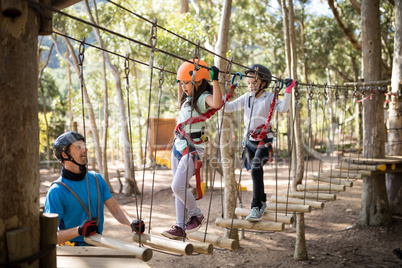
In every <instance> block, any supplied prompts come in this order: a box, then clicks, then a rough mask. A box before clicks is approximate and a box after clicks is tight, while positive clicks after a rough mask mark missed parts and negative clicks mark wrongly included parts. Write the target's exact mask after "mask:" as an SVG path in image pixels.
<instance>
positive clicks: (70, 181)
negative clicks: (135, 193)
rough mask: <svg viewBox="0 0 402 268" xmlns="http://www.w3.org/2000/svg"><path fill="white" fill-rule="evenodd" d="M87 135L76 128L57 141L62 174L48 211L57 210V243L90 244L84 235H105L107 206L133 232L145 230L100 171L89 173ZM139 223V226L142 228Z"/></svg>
mask: <svg viewBox="0 0 402 268" xmlns="http://www.w3.org/2000/svg"><path fill="white" fill-rule="evenodd" d="M87 151H88V149H87V148H86V144H85V138H84V137H83V136H82V135H81V134H79V133H77V132H74V131H70V132H66V133H64V134H62V135H60V136H59V137H58V138H57V139H56V140H55V142H54V154H55V156H56V158H57V159H58V160H59V161H60V162H61V163H62V164H63V167H62V170H61V176H60V177H59V178H58V179H57V180H56V181H55V182H54V183H53V184H52V186H51V187H50V189H49V191H48V193H47V196H46V201H45V213H57V214H58V215H59V216H58V217H59V227H58V231H57V243H58V244H63V243H65V242H67V241H69V242H70V243H71V244H72V245H76V246H82V245H86V243H85V241H84V236H90V235H93V234H95V233H100V234H102V231H103V222H104V213H103V205H106V207H107V208H108V210H109V211H110V213H111V214H112V215H113V217H114V218H115V219H116V220H117V221H118V222H120V223H121V224H123V225H127V226H128V227H131V230H132V231H136V232H141V233H142V232H143V231H144V230H143V228H144V223H143V222H142V221H141V224H139V221H137V220H134V221H132V220H131V219H130V217H129V216H128V215H127V214H126V213H124V211H123V210H122V209H121V208H120V206H119V205H118V204H117V202H116V200H115V199H114V198H113V197H112V194H111V193H110V192H109V188H108V186H107V184H106V182H105V180H104V179H103V178H102V176H101V175H100V174H96V173H95V172H87V169H86V164H87V162H88V159H87ZM138 226H139V228H138Z"/></svg>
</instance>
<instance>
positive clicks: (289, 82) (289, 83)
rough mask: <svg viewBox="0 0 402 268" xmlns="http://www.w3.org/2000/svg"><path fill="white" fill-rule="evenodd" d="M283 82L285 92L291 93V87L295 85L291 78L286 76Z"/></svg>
mask: <svg viewBox="0 0 402 268" xmlns="http://www.w3.org/2000/svg"><path fill="white" fill-rule="evenodd" d="M283 82H285V85H286V90H285V93H292V88H293V87H294V86H295V85H296V83H295V81H294V80H293V79H292V78H286V79H285V81H283Z"/></svg>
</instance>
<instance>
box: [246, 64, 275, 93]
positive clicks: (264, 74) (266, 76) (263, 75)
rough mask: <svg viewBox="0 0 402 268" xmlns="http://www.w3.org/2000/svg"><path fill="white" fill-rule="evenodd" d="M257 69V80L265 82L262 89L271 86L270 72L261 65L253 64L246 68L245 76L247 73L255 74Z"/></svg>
mask: <svg viewBox="0 0 402 268" xmlns="http://www.w3.org/2000/svg"><path fill="white" fill-rule="evenodd" d="M257 67H258V78H259V79H261V80H263V81H266V83H265V86H264V87H263V88H267V87H268V86H269V84H271V79H272V75H271V71H270V70H269V69H268V68H267V67H265V66H264V65H261V64H253V65H251V66H250V67H248V68H247V70H246V72H245V73H246V75H248V74H249V73H255V70H256V69H257Z"/></svg>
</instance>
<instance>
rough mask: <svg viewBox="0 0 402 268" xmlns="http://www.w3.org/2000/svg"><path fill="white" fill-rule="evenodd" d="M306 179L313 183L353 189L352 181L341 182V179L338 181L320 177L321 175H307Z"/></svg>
mask: <svg viewBox="0 0 402 268" xmlns="http://www.w3.org/2000/svg"><path fill="white" fill-rule="evenodd" d="M308 178H309V179H311V180H313V181H320V182H326V183H330V184H335V185H345V186H346V187H353V182H352V181H348V180H342V179H338V178H331V177H325V176H322V175H321V174H320V176H318V175H309V176H308Z"/></svg>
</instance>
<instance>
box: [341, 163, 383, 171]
mask: <svg viewBox="0 0 402 268" xmlns="http://www.w3.org/2000/svg"><path fill="white" fill-rule="evenodd" d="M341 167H342V168H345V169H353V170H368V171H377V170H381V171H385V170H386V169H387V165H386V164H382V165H364V164H361V165H354V164H344V165H342V166H341V165H335V168H341Z"/></svg>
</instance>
